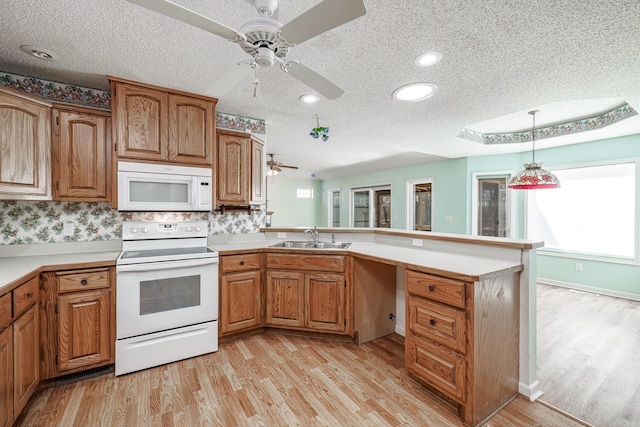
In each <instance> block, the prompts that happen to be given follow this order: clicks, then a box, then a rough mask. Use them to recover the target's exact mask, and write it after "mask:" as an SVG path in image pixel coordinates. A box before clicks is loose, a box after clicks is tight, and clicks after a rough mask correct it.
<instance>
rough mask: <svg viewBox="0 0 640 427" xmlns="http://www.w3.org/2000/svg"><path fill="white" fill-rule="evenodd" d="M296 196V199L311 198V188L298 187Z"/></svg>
mask: <svg viewBox="0 0 640 427" xmlns="http://www.w3.org/2000/svg"><path fill="white" fill-rule="evenodd" d="M296 197H297V198H298V199H313V188H298V189H297V191H296Z"/></svg>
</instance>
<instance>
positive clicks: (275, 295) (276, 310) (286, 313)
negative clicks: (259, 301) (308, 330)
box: [266, 271, 304, 328]
mask: <svg viewBox="0 0 640 427" xmlns="http://www.w3.org/2000/svg"><path fill="white" fill-rule="evenodd" d="M266 324H267V325H269V326H290V327H299V328H301V327H304V273H298V272H295V271H267V318H266Z"/></svg>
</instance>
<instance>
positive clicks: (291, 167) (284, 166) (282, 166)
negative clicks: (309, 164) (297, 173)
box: [278, 165, 298, 169]
mask: <svg viewBox="0 0 640 427" xmlns="http://www.w3.org/2000/svg"><path fill="white" fill-rule="evenodd" d="M278 166H280V167H281V168H289V169H298V167H297V166H287V165H278Z"/></svg>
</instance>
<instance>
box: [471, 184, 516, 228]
mask: <svg viewBox="0 0 640 427" xmlns="http://www.w3.org/2000/svg"><path fill="white" fill-rule="evenodd" d="M511 175H512V172H493V173H490V172H483V173H479V172H475V173H474V174H473V188H472V191H471V194H472V207H471V216H472V218H473V219H472V227H471V234H475V235H478V236H494V237H513V235H512V230H513V228H514V227H513V224H514V218H515V211H514V209H513V204H512V202H511V196H512V193H513V191H509V190H508V189H507V185H508V183H509V180H510V179H511Z"/></svg>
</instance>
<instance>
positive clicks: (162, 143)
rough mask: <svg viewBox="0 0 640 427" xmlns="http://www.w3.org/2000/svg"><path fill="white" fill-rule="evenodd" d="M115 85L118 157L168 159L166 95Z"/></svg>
mask: <svg viewBox="0 0 640 427" xmlns="http://www.w3.org/2000/svg"><path fill="white" fill-rule="evenodd" d="M112 84H114V85H115V89H114V90H112V93H114V107H113V111H112V114H113V121H114V123H115V133H116V135H115V141H116V144H117V145H116V148H117V153H118V157H126V158H130V159H144V160H158V161H162V160H166V159H167V158H168V135H167V129H168V128H167V103H168V95H167V93H166V92H162V91H159V90H154V89H150V88H145V87H139V86H135V85H129V84H124V83H112Z"/></svg>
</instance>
